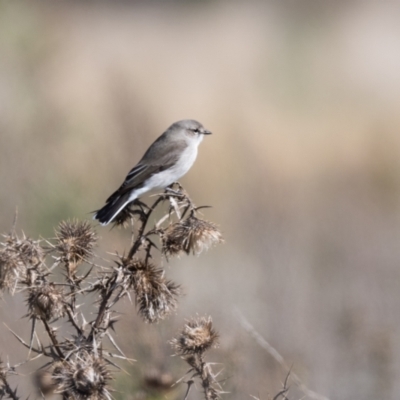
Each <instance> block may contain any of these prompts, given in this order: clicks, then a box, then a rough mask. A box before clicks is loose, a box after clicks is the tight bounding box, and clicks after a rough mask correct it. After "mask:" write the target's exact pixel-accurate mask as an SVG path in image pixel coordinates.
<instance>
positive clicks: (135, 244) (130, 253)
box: [128, 196, 164, 259]
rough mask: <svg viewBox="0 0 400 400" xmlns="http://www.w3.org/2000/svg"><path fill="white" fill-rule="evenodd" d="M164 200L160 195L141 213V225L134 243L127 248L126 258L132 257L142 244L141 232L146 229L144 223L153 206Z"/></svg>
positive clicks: (148, 217)
mask: <svg viewBox="0 0 400 400" xmlns="http://www.w3.org/2000/svg"><path fill="white" fill-rule="evenodd" d="M162 201H164V197H163V196H160V197H159V198H158V199H157V200H156V201H155V202H154V203H153V205H152V206H151V207H150V209H149V211H148V212H147V213H143V218H141V220H142V226H141V227H140V228H139V232H138V237H137V239H136V241H135V243H134V244H133V246H132V247H131V249H130V250H129V254H128V259H132V257H133V256H134V255H135V254H136V252H137V251H138V250H139V247H140V246H141V244H142V241H143V239H144V237H143V234H144V230H145V229H146V225H147V222H148V221H149V219H150V216H151V214H152V213H153V211H154V210H155V208H156V207H157V206H158V205H159V204H160V203H161V202H162Z"/></svg>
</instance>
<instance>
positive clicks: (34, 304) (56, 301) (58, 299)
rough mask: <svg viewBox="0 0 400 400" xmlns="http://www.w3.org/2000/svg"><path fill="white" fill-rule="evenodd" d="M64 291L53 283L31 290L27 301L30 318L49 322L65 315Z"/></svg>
mask: <svg viewBox="0 0 400 400" xmlns="http://www.w3.org/2000/svg"><path fill="white" fill-rule="evenodd" d="M63 297H64V294H63V291H62V289H59V288H57V287H56V286H54V284H52V283H44V284H43V285H41V286H36V287H32V288H30V289H29V295H28V299H27V303H28V311H29V316H30V317H32V318H38V319H41V320H45V321H49V320H51V319H55V318H60V317H62V316H63V315H64V304H63Z"/></svg>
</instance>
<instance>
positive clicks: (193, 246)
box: [162, 216, 223, 257]
mask: <svg viewBox="0 0 400 400" xmlns="http://www.w3.org/2000/svg"><path fill="white" fill-rule="evenodd" d="M162 242H163V249H162V250H163V253H164V254H165V255H166V256H167V257H169V256H175V255H179V254H180V253H181V252H185V253H186V254H189V253H193V254H195V255H199V254H200V253H201V252H202V251H203V250H208V249H209V248H210V247H212V246H215V245H217V244H218V243H222V242H223V239H222V235H221V232H220V231H219V230H218V228H217V226H216V225H215V224H213V223H212V222H209V221H205V220H202V219H199V218H196V217H195V216H190V217H188V218H186V219H185V220H184V221H180V222H176V223H174V224H171V225H170V226H168V227H167V228H166V229H165V231H164V232H163V235H162Z"/></svg>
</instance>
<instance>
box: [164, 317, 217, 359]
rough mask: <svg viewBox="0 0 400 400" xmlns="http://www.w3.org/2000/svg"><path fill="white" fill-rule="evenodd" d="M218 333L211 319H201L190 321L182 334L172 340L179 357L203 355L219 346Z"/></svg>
mask: <svg viewBox="0 0 400 400" xmlns="http://www.w3.org/2000/svg"><path fill="white" fill-rule="evenodd" d="M217 339H218V333H217V332H216V331H215V330H214V329H213V326H212V319H211V317H208V318H206V317H201V318H196V319H192V320H191V321H188V322H187V323H186V325H185V326H184V328H183V330H182V332H181V333H180V334H179V335H178V336H177V337H176V338H174V339H172V340H171V342H170V343H171V345H172V347H173V348H174V350H175V353H176V354H177V355H181V356H190V355H194V354H203V353H204V352H205V351H207V350H208V349H210V348H211V347H213V346H216V345H217Z"/></svg>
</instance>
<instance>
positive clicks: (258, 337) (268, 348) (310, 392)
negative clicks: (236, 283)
mask: <svg viewBox="0 0 400 400" xmlns="http://www.w3.org/2000/svg"><path fill="white" fill-rule="evenodd" d="M234 315H235V317H236V318H237V319H238V321H239V323H240V325H242V328H243V329H244V330H245V331H246V332H247V333H248V334H249V335H250V336H251V337H252V338H253V339H254V340H255V341H256V342H257V343H258V345H259V346H260V347H261V348H263V349H264V350H266V351H267V352H268V353H269V354H270V355H271V356H272V357H273V358H274V359H275V361H277V362H278V363H279V364H280V365H281V366H282V367H283V368H284V369H285V370H289V367H288V365H287V364H286V362H285V360H284V358H283V357H282V356H281V355H280V354H279V353H278V351H277V350H276V349H275V348H274V347H272V346H271V345H270V344H269V343H268V342H267V341H266V340H265V339H264V338H263V337H262V336H261V335H260V334H259V333H258V332H257V331H256V330H255V328H254V327H253V325H251V324H250V322H249V321H248V320H247V319H246V318H245V317H244V315H243V314H242V313H241V312H240V311H239V310H235V311H234ZM291 376H292V378H293V380H294V382H295V383H296V384H297V385H298V386H299V388H300V390H301V391H302V392H303V393H304V394H305V395H306V396H308V397H310V398H312V399H315V400H329V398H328V397H326V396H324V395H321V394H319V393H316V392H314V391H313V390H310V389H309V388H308V387H307V386H306V385H305V384H304V383H303V382H302V380H301V379H300V378H299V376H298V375H297V374H295V373H294V372H292V373H291Z"/></svg>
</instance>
